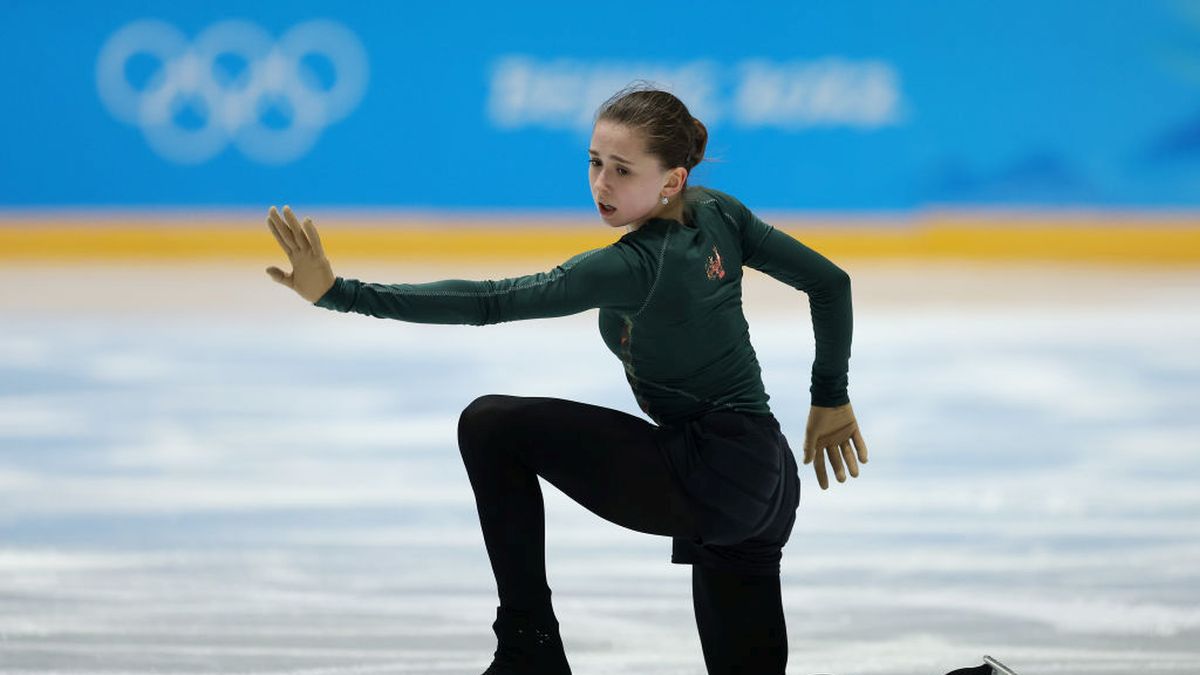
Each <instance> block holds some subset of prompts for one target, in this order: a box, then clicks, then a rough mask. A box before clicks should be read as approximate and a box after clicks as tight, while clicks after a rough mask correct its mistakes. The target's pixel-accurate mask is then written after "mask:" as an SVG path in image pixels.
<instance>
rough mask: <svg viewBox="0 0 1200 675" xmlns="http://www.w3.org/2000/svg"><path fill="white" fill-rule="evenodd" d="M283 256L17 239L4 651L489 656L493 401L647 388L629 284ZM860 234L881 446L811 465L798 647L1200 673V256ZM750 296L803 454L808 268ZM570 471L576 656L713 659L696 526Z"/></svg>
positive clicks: (865, 355)
mask: <svg viewBox="0 0 1200 675" xmlns="http://www.w3.org/2000/svg"><path fill="white" fill-rule="evenodd" d="M264 236H265V234H264ZM281 262H282V261H280V260H275V259H270V260H265V261H263V262H262V263H261V264H259V263H255V262H251V263H247V264H229V265H224V266H200V265H186V266H135V265H131V266H128V267H75V266H68V265H62V266H55V265H49V264H41V265H37V266H27V265H20V264H16V263H8V262H6V263H4V265H3V267H0V289H2V290H0V326H2V327H0V672H3V673H11V674H19V673H79V674H83V673H95V674H110V673H111V674H115V673H131V674H139V675H144V674H148V673H243V674H250V673H255V674H260V673H261V674H268V673H269V674H278V675H285V674H286V675H355V674H367V673H371V674H376V673H379V674H384V673H431V674H434V673H438V674H440V673H444V674H447V675H451V674H453V675H478V674H479V673H481V672H482V671H483V669H484V667H486V665H487V664H488V663H489V662H490V660H491V657H492V651H493V649H494V648H495V636H494V635H493V634H492V632H491V626H490V624H491V621H492V620H493V619H494V617H495V606H496V604H497V598H496V590H495V584H494V581H493V578H492V575H491V569H490V567H489V564H488V559H487V556H486V551H485V549H484V545H483V539H482V535H481V534H480V531H479V522H478V516H477V513H476V511H475V503H474V499H473V495H472V492H471V488H470V484H469V483H468V480H467V476H466V472H465V470H464V468H463V466H462V462H461V458H460V456H459V453H458V449H457V445H456V441H455V426H456V423H457V419H458V414H459V411H461V410H462V408H463V407H465V406H466V405H467V404H468V403H470V402H471V400H472V399H474V398H475V397H476V396H479V395H482V394H485V393H510V394H525V395H542V396H557V397H563V398H571V399H576V400H580V401H585V402H589V403H595V404H599V405H607V406H610V407H614V408H618V409H620V410H624V411H626V412H629V413H631V414H637V415H642V413H641V412H640V411H639V410H638V409H637V406H636V404H635V403H634V400H633V396H632V395H631V393H630V391H629V388H628V385H627V384H626V382H625V379H624V374H623V372H622V369H621V367H620V363H619V361H617V359H616V358H615V357H614V356H613V355H612V354H611V353H609V352H608V351H607V350H606V349H605V347H604V345H603V343H602V341H601V340H600V337H599V335H598V333H597V330H596V310H591V311H588V312H585V313H582V314H578V315H575V316H571V317H564V318H558V319H545V320H535V321H525V322H515V323H508V324H500V325H493V326H484V327H475V326H433V325H423V324H409V323H402V322H396V321H381V320H378V319H374V318H370V317H365V316H361V315H350V314H338V313H335V312H331V311H328V310H324V309H320V308H316V307H312V306H308V305H307V304H306V303H305V302H304V301H303V300H302V299H300V298H299V297H298V296H296V295H294V294H293V293H292V292H291V291H289V290H288V289H286V288H284V287H282V286H280V285H277V284H275V283H273V282H272V281H271V280H270V279H269V278H268V277H267V275H266V274H265V272H264V271H263V269H264V268H265V267H266V266H267V265H270V264H281ZM836 262H837V263H838V264H839V265H841V266H842V267H843V268H844V269H846V270H847V271H848V272H850V274H851V278H852V280H853V289H854V309H855V318H854V343H853V355H852V358H851V361H850V390H849V391H850V398H851V401H852V403H853V405H854V410H855V412H856V414H857V417H858V421H859V423H860V426H861V430H862V433H863V436H864V438H865V440H866V443H867V445H868V448H869V450H870V462H869V463H868V464H866V465H864V466H863V471H862V474H861V476H860V477H859V478H857V479H850V480H848V481H847V482H846V483H844V484H843V483H837V482H836V481H832V483H831V486H830V489H829V490H827V491H822V490H820V488H819V487H818V485H817V482H816V479H815V476H814V475H813V473H812V466H801V481H802V484H803V495H802V498H801V504H800V510H799V513H798V518H797V521H796V525H795V530H794V532H793V534H792V538H791V540H790V541H789V543H788V545H787V547H786V548H785V549H784V552H783V575H782V583H783V593H784V608H785V612H786V616H787V627H788V638H789V642H790V656H789V662H788V672H789V673H794V674H802V675H809V674H813V673H833V674H835V675H859V674H861V675H868V674H875V673H877V674H880V675H941V674H942V673H944V672H946V671H948V670H950V669H953V668H958V667H963V666H968V665H977V664H979V663H981V661H982V659H981V656H982V655H983V654H990V655H992V656H995V657H997V658H998V659H1000V660H1001V661H1003V662H1005V663H1006V664H1007V665H1009V666H1010V667H1012V668H1014V669H1015V670H1016V671H1017V672H1018V673H1020V674H1021V675H1049V674H1051V673H1054V674H1060V673H1062V674H1066V673H1069V674H1078V675H1083V674H1085V673H1090V674H1095V673H1197V672H1200V484H1198V479H1200V311H1198V308H1200V303H1198V302H1197V298H1200V269H1196V268H1181V267H1177V268H1174V269H1173V270H1171V269H1161V270H1152V269H1134V268H1118V267H1103V266H1091V265H1066V264H1054V265H1051V264H1038V263H1029V262H1025V263H1011V264H1010V263H989V264H983V263H973V264H966V263H950V262H894V263H891V262H881V261H876V260H867V259H864V260H836ZM334 264H335V271H336V272H337V273H338V274H340V275H342V276H349V277H355V278H360V279H364V280H367V281H378V282H398V281H423V280H432V279H438V278H449V277H456V278H497V277H499V276H511V275H516V274H523V273H532V272H535V271H540V270H544V269H548V268H549V267H550V266H552V264H551V265H542V266H539V265H529V264H521V265H507V266H503V267H501V266H499V265H497V266H495V267H494V268H486V269H484V268H478V267H476V268H466V267H443V268H435V267H420V268H414V267H410V266H407V265H400V264H393V265H385V264H380V263H372V264H355V263H345V264H338V262H337V261H334ZM745 306H746V315H747V318H748V320H749V322H750V330H751V338H752V341H753V344H754V347H755V348H756V350H757V352H758V356H759V361H760V363H761V365H762V367H763V373H764V382H765V385H766V388H767V392H768V393H769V394H770V395H771V400H770V405H771V407H772V409H773V411H774V413H775V415H776V417H778V418H779V420H780V422H781V424H782V426H783V430H784V432H785V434H787V436H788V438H789V440H790V442H791V445H792V447H793V448H794V449H796V451H797V452H799V451H800V448H801V447H802V444H803V440H804V426H805V421H806V417H807V413H808V405H809V392H808V386H809V368H810V366H811V363H812V356H813V343H812V328H811V320H810V318H809V313H808V305H807V300H806V296H804V294H802V293H800V292H797V291H795V290H793V289H791V288H789V287H787V286H784V285H783V284H780V283H778V282H776V281H774V280H773V279H770V278H769V277H766V276H764V275H762V274H761V273H758V272H756V271H754V270H749V269H748V270H747V273H746V283H745ZM570 450H571V449H570V448H569V447H564V448H563V452H570ZM542 486H543V493H544V495H545V501H546V508H547V514H546V529H547V557H548V560H547V565H548V573H549V581H550V586H551V588H552V589H553V592H554V596H553V597H554V602H555V609H556V612H557V615H558V617H559V620H560V622H561V626H562V634H563V640H564V642H565V644H566V647H567V652H568V656H569V658H570V660H571V663H572V668H573V670H574V672H575V673H576V674H577V675H616V674H626V673H627V674H630V675H633V674H639V675H700V674H702V673H704V665H703V658H702V655H701V651H700V643H699V638H698V636H697V632H696V626H695V622H694V617H693V614H692V605H691V597H690V589H691V586H690V568H689V567H687V566H682V565H672V564H671V563H670V562H669V558H670V543H671V542H670V540H669V539H667V538H662V537H655V536H651V535H645V534H642V533H638V532H634V531H631V530H627V529H624V528H622V527H620V526H617V525H614V524H611V523H608V522H606V521H604V520H602V519H600V518H599V517H597V516H595V515H594V514H592V513H591V512H589V511H587V510H586V509H584V508H583V507H581V506H579V505H578V504H576V503H575V502H573V501H571V500H570V499H569V498H568V497H566V496H565V495H563V494H562V493H561V492H559V491H558V490H557V489H556V488H555V487H554V486H552V485H550V484H549V483H547V482H545V481H543V482H542Z"/></svg>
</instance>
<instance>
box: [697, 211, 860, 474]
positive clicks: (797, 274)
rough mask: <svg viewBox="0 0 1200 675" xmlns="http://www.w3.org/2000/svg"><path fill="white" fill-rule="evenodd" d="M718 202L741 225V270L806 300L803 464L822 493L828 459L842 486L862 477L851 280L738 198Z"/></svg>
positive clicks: (843, 271)
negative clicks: (853, 393)
mask: <svg viewBox="0 0 1200 675" xmlns="http://www.w3.org/2000/svg"><path fill="white" fill-rule="evenodd" d="M720 196H721V197H722V198H723V199H722V201H723V202H724V203H723V204H722V205H723V206H724V207H725V208H726V209H728V210H729V211H730V212H731V213H732V216H733V219H734V221H735V222H736V223H737V224H738V225H739V230H740V234H741V245H742V264H744V265H748V266H750V267H753V268H754V269H757V270H760V271H762V272H765V273H766V274H768V275H770V276H772V277H774V278H775V279H777V280H779V281H782V282H783V283H786V284H788V285H789V286H791V287H793V288H795V289H797V290H800V291H804V293H805V294H807V295H808V303H809V308H810V313H811V315H812V324H813V336H814V341H815V343H816V348H815V356H814V359H813V367H812V384H811V385H810V387H809V392H810V394H811V396H812V404H811V406H810V408H809V414H808V424H807V426H806V428H805V438H804V463H805V464H810V463H813V464H814V466H813V469H814V471H815V472H816V474H817V481H818V482H819V483H820V484H821V489H823V490H824V489H827V488H828V487H829V478H828V476H827V475H826V470H825V457H826V456H828V458H829V462H830V464H832V465H833V470H834V474H835V475H836V476H837V479H838V482H845V481H846V471H847V468H848V469H849V473H850V475H851V476H852V477H858V462H863V463H866V461H867V445H866V442H865V441H864V440H863V438H862V434H861V433H860V431H859V429H858V422H857V420H856V419H855V417H854V409H853V408H852V407H851V405H850V396H849V394H848V392H847V388H848V384H849V377H848V373H849V369H850V343H851V339H852V337H853V333H854V311H853V303H852V301H851V294H850V275H849V274H847V273H846V272H845V270H843V269H841V268H840V267H838V266H837V265H835V264H834V263H833V262H832V261H830V260H829V259H828V258H826V257H825V256H823V255H821V254H820V253H817V252H816V251H814V250H813V249H811V248H809V247H808V246H805V245H804V244H803V243H801V242H800V241H798V240H797V239H795V238H794V237H792V236H791V235H789V234H788V233H786V232H783V231H782V230H777V229H775V228H774V227H772V226H771V225H769V224H767V223H765V222H763V221H762V219H760V218H758V216H756V215H755V214H754V213H753V212H752V211H751V210H750V209H749V208H747V207H746V206H745V205H744V204H742V203H741V202H740V201H738V200H737V199H736V198H734V197H732V196H730V195H725V194H723V193H722V194H721V195H720ZM851 442H853V446H852V445H851Z"/></svg>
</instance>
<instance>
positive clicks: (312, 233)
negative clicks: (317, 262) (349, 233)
mask: <svg viewBox="0 0 1200 675" xmlns="http://www.w3.org/2000/svg"><path fill="white" fill-rule="evenodd" d="M304 232H305V234H307V235H308V241H309V242H310V243H311V244H312V248H313V253H314V254H316V256H317V257H318V258H324V257H325V247H324V246H322V245H321V235H319V234H317V226H316V225H315V224H313V221H312V218H305V219H304Z"/></svg>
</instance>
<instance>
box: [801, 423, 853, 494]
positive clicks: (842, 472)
mask: <svg viewBox="0 0 1200 675" xmlns="http://www.w3.org/2000/svg"><path fill="white" fill-rule="evenodd" d="M851 439H853V440H854V447H853V448H851V447H850V441H851ZM822 450H823V451H825V452H826V453H827V454H828V455H829V462H830V463H831V464H833V471H834V473H835V474H836V475H837V479H838V482H839V483H845V482H846V466H849V467H850V475H851V476H853V477H855V478H858V462H862V463H863V464H866V463H867V443H866V441H864V440H863V437H862V434H861V433H859V431H858V421H857V420H855V419H854V409H853V408H851V407H850V404H849V403H847V404H845V405H839V406H837V407H834V408H825V407H822V406H815V405H814V406H812V407H811V408H809V411H808V427H807V429H805V433H804V463H805V464H808V463H809V462H812V461H813V460H814V459H815V460H816V464H815V465H814V466H813V470H815V471H816V472H817V482H819V483H820V484H821V489H822V490H825V489H828V488H829V477H828V476H826V475H825V456H824V455H823V454H822ZM856 452H857V454H858V457H857V461H856V458H855V453H856ZM843 458H844V459H845V464H843V462H842V460H843Z"/></svg>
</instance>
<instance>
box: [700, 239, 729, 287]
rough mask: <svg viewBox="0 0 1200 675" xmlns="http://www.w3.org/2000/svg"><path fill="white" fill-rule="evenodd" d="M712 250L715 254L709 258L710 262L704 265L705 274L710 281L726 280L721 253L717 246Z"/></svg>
mask: <svg viewBox="0 0 1200 675" xmlns="http://www.w3.org/2000/svg"><path fill="white" fill-rule="evenodd" d="M712 250H713V254H712V255H710V256H708V262H707V263H706V264H705V265H704V273H705V275H707V276H708V278H709V279H724V278H725V268H724V267H722V266H721V252H720V251H718V250H717V246H716V245H715V244H714V245H713V247H712Z"/></svg>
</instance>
